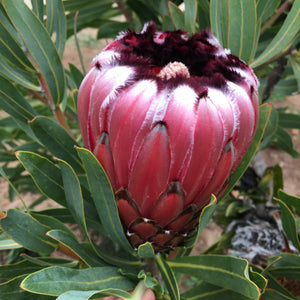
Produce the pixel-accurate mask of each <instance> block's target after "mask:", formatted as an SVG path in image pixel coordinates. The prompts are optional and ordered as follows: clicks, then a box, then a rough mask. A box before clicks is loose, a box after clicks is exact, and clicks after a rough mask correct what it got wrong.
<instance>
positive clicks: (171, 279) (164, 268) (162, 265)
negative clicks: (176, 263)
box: [155, 255, 180, 300]
mask: <svg viewBox="0 0 300 300" xmlns="http://www.w3.org/2000/svg"><path fill="white" fill-rule="evenodd" d="M155 261H156V263H157V266H158V268H159V271H160V273H161V275H162V277H163V279H164V283H165V285H166V287H167V289H168V292H169V296H170V298H171V299H172V300H179V299H180V294H179V289H178V285H177V280H176V277H175V275H174V273H173V271H172V269H171V268H170V266H169V265H168V263H167V262H166V261H165V260H164V258H163V257H162V255H158V256H157V257H156V259H155Z"/></svg>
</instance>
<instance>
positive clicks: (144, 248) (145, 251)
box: [138, 242, 155, 258]
mask: <svg viewBox="0 0 300 300" xmlns="http://www.w3.org/2000/svg"><path fill="white" fill-rule="evenodd" d="M138 255H139V257H141V258H146V257H148V258H155V253H154V250H153V248H152V246H151V244H150V243H149V242H146V243H144V244H142V245H140V246H139V247H138Z"/></svg>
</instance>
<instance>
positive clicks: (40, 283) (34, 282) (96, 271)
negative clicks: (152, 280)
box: [21, 267, 134, 296]
mask: <svg viewBox="0 0 300 300" xmlns="http://www.w3.org/2000/svg"><path fill="white" fill-rule="evenodd" d="M21 287H22V288H23V289H25V290H27V291H30V292H34V293H40V294H44V295H52V296H59V295H61V294H63V293H65V292H67V291H71V290H77V291H93V290H94V291H95V290H98V291H99V290H102V289H109V288H114V289H120V290H124V291H126V290H131V289H133V288H134V284H133V283H132V282H131V281H129V280H128V279H127V278H125V277H123V276H121V275H120V273H119V271H118V268H114V267H96V268H89V269H83V270H75V269H69V268H63V267H49V268H46V269H43V270H41V271H38V272H36V273H33V274H31V275H29V276H27V277H26V278H25V279H24V280H23V282H22V283H21Z"/></svg>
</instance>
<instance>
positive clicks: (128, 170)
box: [78, 23, 258, 251]
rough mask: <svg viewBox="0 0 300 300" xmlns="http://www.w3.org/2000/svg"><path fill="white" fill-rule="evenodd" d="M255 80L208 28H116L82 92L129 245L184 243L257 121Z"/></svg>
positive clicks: (89, 130)
mask: <svg viewBox="0 0 300 300" xmlns="http://www.w3.org/2000/svg"><path fill="white" fill-rule="evenodd" d="M257 88H258V81H257V78H256V76H255V75H254V73H253V71H252V70H251V68H250V67H249V66H248V65H247V64H246V63H244V62H243V61H241V60H240V59H239V58H238V57H236V56H234V55H232V54H230V52H229V51H228V50H224V49H223V48H222V47H221V46H220V44H219V43H218V41H217V40H216V38H215V37H214V36H213V35H212V33H211V32H210V31H209V30H205V31H202V32H199V33H196V34H194V35H193V36H191V37H190V38H188V37H187V36H186V32H183V31H181V30H178V31H174V32H157V31H156V27H155V25H154V24H153V23H150V24H147V25H146V26H145V28H144V30H143V31H142V32H141V33H135V32H133V31H128V32H126V33H122V34H121V35H120V36H119V37H118V38H117V39H116V40H115V41H113V42H112V43H111V44H109V45H108V46H107V47H106V48H105V49H104V50H103V51H101V52H100V53H99V55H98V56H96V57H95V58H94V60H93V63H92V65H91V67H90V69H89V71H88V73H87V75H86V77H85V79H84V80H83V82H82V84H81V87H80V90H79V96H78V116H79V122H80V127H81V132H82V137H83V141H84V144H85V146H86V147H87V148H88V149H89V150H91V151H92V152H93V153H94V155H95V156H96V157H97V158H98V160H99V162H100V163H101V164H102V166H103V167H104V169H105V171H106V173H107V175H108V177H109V179H110V181H111V184H112V187H113V190H114V192H115V196H116V201H117V206H118V209H119V213H120V217H121V219H122V222H123V224H124V226H125V228H126V232H127V236H128V239H129V240H130V242H131V243H132V245H133V246H135V247H137V246H138V245H140V244H142V243H144V242H145V241H149V242H151V243H152V244H153V246H154V247H155V249H156V250H157V251H166V250H168V249H170V248H172V247H174V246H177V245H181V244H182V242H183V240H184V237H185V236H186V235H187V234H188V233H189V232H190V231H191V230H193V229H194V228H195V226H196V225H197V223H198V218H199V214H200V213H201V210H202V209H203V207H204V206H205V205H207V204H208V203H209V201H210V198H211V194H212V193H213V194H215V195H216V196H217V197H219V196H220V195H221V194H222V193H223V192H224V190H225V188H226V186H227V183H228V180H229V177H230V174H231V173H232V172H233V171H234V169H235V168H236V166H237V165H238V164H239V162H240V161H241V159H242V157H243V155H244V154H245V152H246V150H247V148H248V146H249V144H250V142H251V140H252V138H253V136H254V133H255V130H256V127H257V123H258V92H257Z"/></svg>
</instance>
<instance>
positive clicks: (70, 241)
mask: <svg viewBox="0 0 300 300" xmlns="http://www.w3.org/2000/svg"><path fill="white" fill-rule="evenodd" d="M47 235H48V236H49V237H51V238H53V239H55V240H56V241H58V242H59V243H61V244H62V245H64V246H65V247H67V248H68V249H69V250H70V251H69V252H70V253H73V254H75V255H74V256H78V258H80V259H81V260H82V261H83V262H84V263H85V264H87V265H88V266H89V267H95V266H96V267H98V266H103V265H107V264H106V263H105V262H104V261H102V260H101V259H100V258H99V257H98V256H97V255H96V254H95V252H94V251H89V250H87V249H85V247H83V245H82V244H80V243H79V242H78V241H77V240H76V239H75V237H74V236H73V235H71V234H69V233H67V232H64V231H61V230H51V231H49V232H47Z"/></svg>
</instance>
